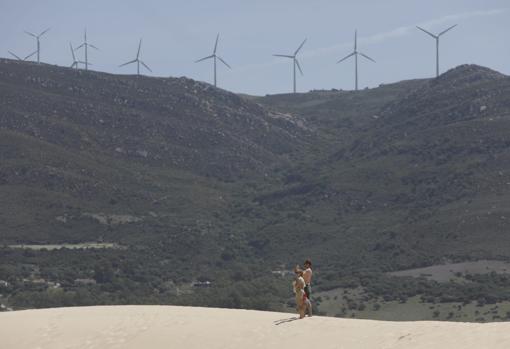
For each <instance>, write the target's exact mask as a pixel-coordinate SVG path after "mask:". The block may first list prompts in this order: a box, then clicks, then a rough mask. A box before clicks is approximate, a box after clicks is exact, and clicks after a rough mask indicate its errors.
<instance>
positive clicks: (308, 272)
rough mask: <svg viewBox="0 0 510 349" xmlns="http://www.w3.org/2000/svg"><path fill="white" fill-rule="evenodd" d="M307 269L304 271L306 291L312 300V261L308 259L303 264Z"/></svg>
mask: <svg viewBox="0 0 510 349" xmlns="http://www.w3.org/2000/svg"><path fill="white" fill-rule="evenodd" d="M303 266H304V268H305V270H304V271H303V279H304V280H305V293H306V296H307V297H308V299H310V300H311V298H310V297H311V296H312V261H311V260H309V259H307V260H306V261H305V263H304V264H303Z"/></svg>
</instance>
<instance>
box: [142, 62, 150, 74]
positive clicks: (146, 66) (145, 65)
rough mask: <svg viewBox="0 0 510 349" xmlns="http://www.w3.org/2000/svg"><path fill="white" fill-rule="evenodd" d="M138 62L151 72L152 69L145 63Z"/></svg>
mask: <svg viewBox="0 0 510 349" xmlns="http://www.w3.org/2000/svg"><path fill="white" fill-rule="evenodd" d="M140 63H141V64H142V65H143V66H144V67H145V68H147V70H148V71H150V72H151V73H152V69H151V68H149V66H148V65H147V64H145V63H144V62H142V61H140Z"/></svg>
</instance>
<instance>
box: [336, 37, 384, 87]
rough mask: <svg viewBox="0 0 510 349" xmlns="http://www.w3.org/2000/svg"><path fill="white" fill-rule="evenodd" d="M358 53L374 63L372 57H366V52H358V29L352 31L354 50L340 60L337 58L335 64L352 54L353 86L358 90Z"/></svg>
mask: <svg viewBox="0 0 510 349" xmlns="http://www.w3.org/2000/svg"><path fill="white" fill-rule="evenodd" d="M358 55H360V56H362V57H364V58H366V59H368V60H370V61H372V62H374V63H375V60H373V59H372V58H370V57H368V56H367V55H366V54H364V53H362V52H359V51H358V31H357V30H355V31H354V51H353V52H352V53H351V54H348V55H347V56H345V57H344V58H342V59H341V60H339V61H338V62H336V63H337V64H338V63H341V62H343V61H345V60H346V59H347V58H350V57H352V56H354V75H355V87H356V91H358Z"/></svg>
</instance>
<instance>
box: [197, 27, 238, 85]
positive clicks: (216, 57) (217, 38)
mask: <svg viewBox="0 0 510 349" xmlns="http://www.w3.org/2000/svg"><path fill="white" fill-rule="evenodd" d="M219 38H220V33H218V35H216V43H215V44H214V50H213V53H212V55H210V56H207V57H204V58H200V59H199V60H198V61H195V63H198V62H202V61H205V60H207V59H211V58H212V59H213V61H214V87H216V60H217V59H219V60H220V62H221V63H223V64H225V66H226V67H227V68H229V69H232V67H231V66H230V65H228V63H227V62H225V61H224V60H223V58H221V57H220V56H218V55H217V54H216V50H217V48H218V40H219Z"/></svg>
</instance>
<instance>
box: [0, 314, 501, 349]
mask: <svg viewBox="0 0 510 349" xmlns="http://www.w3.org/2000/svg"><path fill="white" fill-rule="evenodd" d="M0 338H1V347H2V348H4V349H49V348H51V349H60V348H66V349H78V348H79V349H82V348H83V349H85V348H86V349H93V348H100V349H107V348H123V349H144V348H147V349H159V348H165V349H174V348H180V349H199V348H200V349H203V348H207V349H216V348H222V349H225V348H235V349H251V348H292V349H298V348H306V349H313V348H321V349H327V348H335V349H343V348H345V349H347V348H349V349H362V348H363V349H371V348H377V349H389V348H395V349H397V348H406V349H410V348H412V349H420V348H434V349H440V348H448V349H454V348H459V349H460V348H462V349H468V348H476V349H480V348H490V349H496V348H506V349H507V348H510V323H491V324H469V323H452V322H433V321H430V322H385V321H371V320H351V319H336V318H327V317H313V318H307V319H304V320H294V318H293V315H292V314H286V313H272V312H260V311H249V310H230V309H211V308H192V307H173V306H105V307H83V308H81V307H77V308H57V309H44V310H27V311H18V312H9V313H0Z"/></svg>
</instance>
